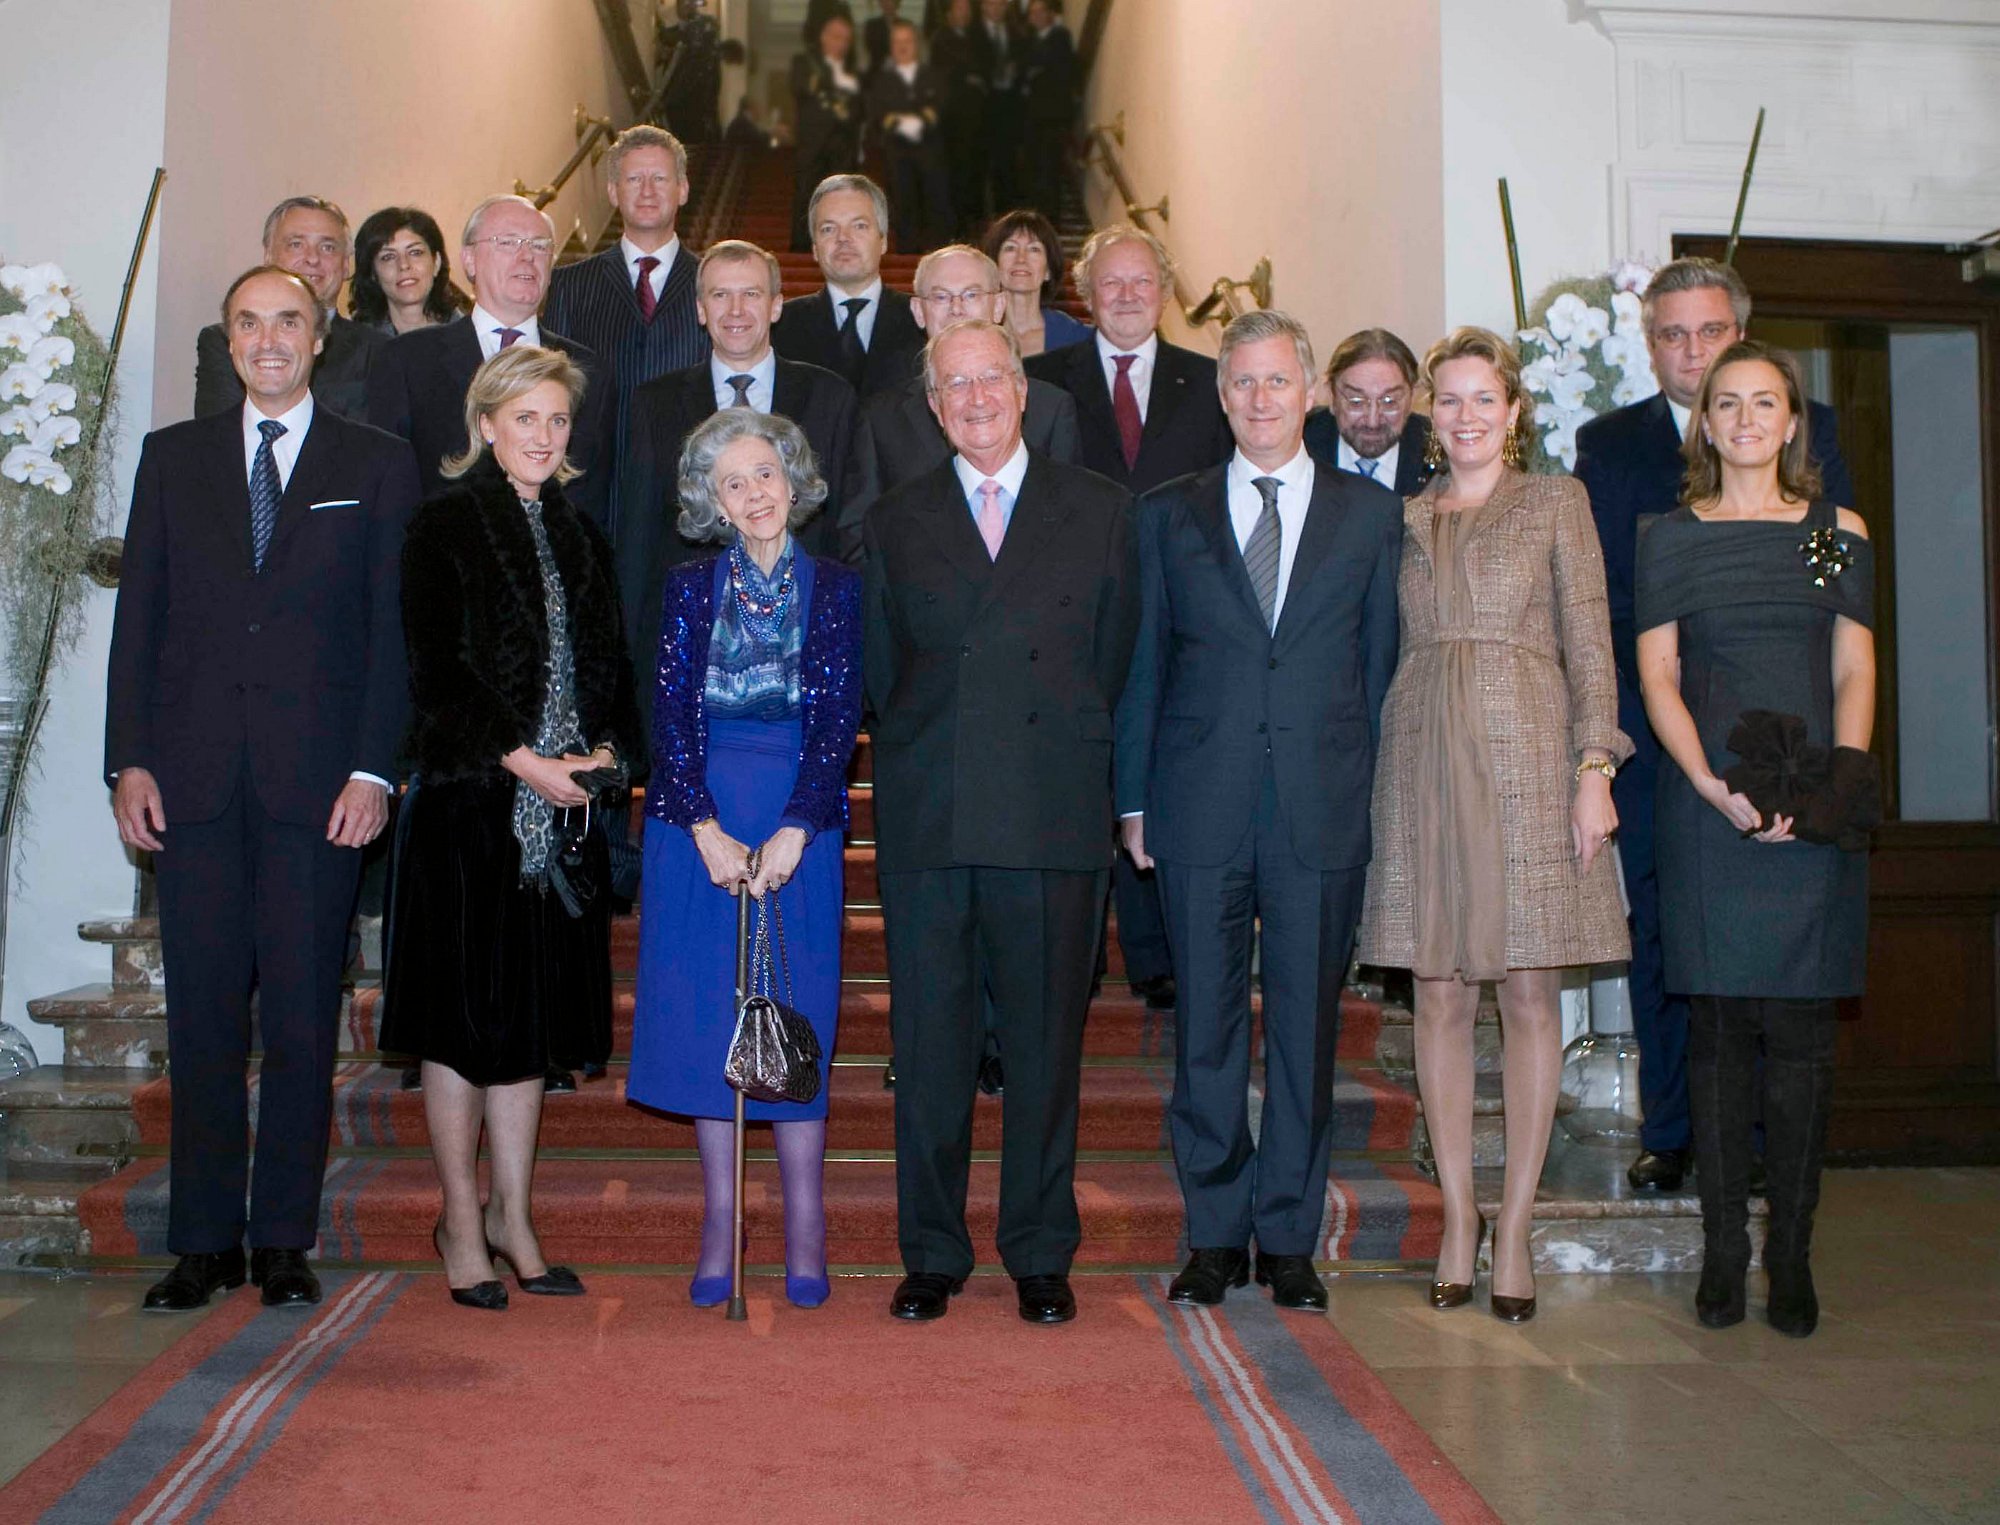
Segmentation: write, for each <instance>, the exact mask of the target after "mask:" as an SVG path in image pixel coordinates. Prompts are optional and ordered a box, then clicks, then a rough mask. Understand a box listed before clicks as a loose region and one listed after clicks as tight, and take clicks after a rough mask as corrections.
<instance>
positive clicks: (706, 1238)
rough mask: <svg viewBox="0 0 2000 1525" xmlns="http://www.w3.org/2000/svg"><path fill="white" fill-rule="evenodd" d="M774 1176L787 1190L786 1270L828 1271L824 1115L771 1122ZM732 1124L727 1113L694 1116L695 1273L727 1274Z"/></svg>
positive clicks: (731, 1213)
mask: <svg viewBox="0 0 2000 1525" xmlns="http://www.w3.org/2000/svg"><path fill="white" fill-rule="evenodd" d="M771 1134H772V1137H773V1138H774V1139H775V1140H776V1142H777V1148H778V1179H779V1181H780V1183H781V1184H782V1185H783V1187H784V1193H785V1271H786V1273H787V1274H788V1275H792V1276H824V1275H825V1274H826V1203H825V1199H824V1197H823V1196H822V1195H821V1178H822V1176H823V1175H824V1172H825V1166H826V1119H824V1118H814V1119H813V1120H811V1121H809V1122H806V1121H801V1122H793V1123H773V1124H771ZM734 1135H735V1125H734V1124H733V1123H731V1122H730V1121H729V1119H727V1118H721V1117H698V1118H696V1119H695V1123H694V1141H695V1147H696V1148H697V1149H699V1150H700V1151H701V1185H702V1219H701V1259H700V1261H699V1262H698V1263H697V1264H696V1266H695V1275H697V1276H727V1275H728V1274H729V1226H730V1223H731V1222H732V1221H733V1220H734V1218H735V1216H736V1204H735V1202H734V1201H733V1200H732V1196H731V1187H732V1185H733V1184H734V1179H735V1174H736V1159H735V1137H734Z"/></svg>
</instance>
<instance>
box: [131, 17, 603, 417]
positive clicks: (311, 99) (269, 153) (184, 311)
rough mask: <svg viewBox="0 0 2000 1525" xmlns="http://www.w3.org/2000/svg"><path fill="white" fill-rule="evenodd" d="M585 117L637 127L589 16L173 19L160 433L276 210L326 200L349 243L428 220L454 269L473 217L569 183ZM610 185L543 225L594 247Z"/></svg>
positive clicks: (585, 193) (158, 375)
mask: <svg viewBox="0 0 2000 1525" xmlns="http://www.w3.org/2000/svg"><path fill="white" fill-rule="evenodd" d="M280 38H291V39H295V40H296V46H294V47H280V46H277V45H275V44H276V42H277V39H280ZM246 39H249V41H248V43H247V45H246ZM578 103H582V104H584V105H585V106H587V107H588V108H589V109H590V111H591V112H593V113H594V114H599V115H607V114H608V115H611V116H613V118H614V120H616V121H618V122H620V123H623V122H625V121H626V120H628V119H629V112H627V111H626V110H625V109H624V105H623V96H622V92H621V90H620V88H619V84H618V77H617V72H616V69H615V67H614V65H613V63H612V59H611V53H610V50H609V48H607V47H606V46H605V43H604V39H603V35H602V33H601V31H600V30H599V27H598V23H597V19H596V12H595V10H594V8H593V7H592V6H590V5H589V4H587V3H585V0H426V3H424V4H420V5H416V4H410V3H409V0H343V3H341V4H338V5H332V6H329V5H325V4H304V3H301V0H177V3H175V4H174V6H173V17H172V24H171V28H170V36H169V39H168V54H167V118H166V122H167V125H166V165H167V173H168V180H167V192H166V201H165V206H164V211H163V214H162V223H161V229H160V232H161V242H160V319H159V338H158V349H157V355H158V359H157V363H156V364H155V367H154V405H155V406H154V418H155V421H156V422H161V423H164V422H169V421H171V420H173V419H176V418H182V417H185V416H186V415H187V412H188V409H189V407H190V405H191V404H192V402H193V398H194V339H195V334H196V332H197V331H198V330H199V329H200V328H201V326H202V325H203V324H205V323H208V322H212V321H213V320H214V316H215V304H216V300H217V298H218V297H219V296H220V295H221V293H222V291H223V289H224V287H226V286H227V285H228V283H229V281H230V279H231V277H233V276H234V275H235V274H236V273H237V272H238V271H240V270H241V269H243V268H244V267H245V266H246V265H248V264H251V263H252V262H254V261H255V259H256V258H257V255H258V233H259V229H260V228H261V226H262V224H263V220H264V214H265V213H266V212H267V211H268V210H269V209H270V208H271V206H272V205H273V204H274V203H275V202H277V201H279V200H281V199H283V198H284V197H286V196H289V195H296V194H299V193H302V192H310V193H312V194H316V195H323V196H330V197H332V198H333V199H334V200H335V201H337V202H339V203H340V204H341V205H342V206H343V207H345V208H346V209H347V212H348V215H349V216H350V217H352V218H353V219H354V220H355V221H356V222H357V223H358V222H359V221H360V219H361V218H363V217H365V216H367V215H368V213H369V212H371V211H373V210H374V209H375V208H377V207H380V206H385V205H391V204H404V205H416V206H420V207H422V208H424V209H425V210H426V211H428V212H430V213H431V214H432V215H433V216H434V217H436V218H437V219H438V221H439V223H440V224H441V225H442V226H443V227H444V230H445V233H446V235H447V237H448V238H450V239H451V241H452V255H453V263H454V265H455V264H456V263H457V232H458V228H459V227H460V225H461V224H462V223H463V221H464V218H465V214H466V213H467V212H468V211H469V210H470V209H471V208H472V206H473V205H474V204H475V203H476V202H478V201H479V200H480V199H481V198H482V197H484V196H487V195H490V194H492V193H493V192H496V191H507V190H511V189H513V185H514V179H515V177H516V176H517V175H518V176H521V177H523V178H525V179H526V180H527V181H528V182H529V183H530V184H531V185H539V184H544V183H546V182H547V181H548V180H549V179H550V178H551V177H552V176H553V175H554V174H555V172H556V170H557V169H558V168H560V167H561V165H562V163H563V161H564V160H565V159H566V158H567V157H568V156H569V153H570V151H571V150H572V149H573V148H574V147H575V138H574V137H573V135H572V132H571V112H572V111H573V109H574V108H575V107H576V106H577V104H578ZM614 103H615V104H614ZM601 178H602V177H601V175H600V174H599V173H598V172H597V171H595V170H590V169H585V170H583V171H581V172H579V174H578V177H577V179H576V180H575V181H573V182H572V183H571V185H570V187H569V188H568V189H567V190H566V191H565V192H564V194H563V195H562V197H561V198H560V199H559V200H558V201H557V202H556V203H555V204H554V205H552V206H551V207H550V208H549V211H550V214H551V215H552V216H553V217H554V218H555V219H556V225H557V231H558V233H559V234H567V233H568V231H569V228H570V225H571V222H572V221H573V219H575V218H576V217H577V216H579V215H582V216H583V218H584V223H585V227H586V230H587V231H588V232H589V233H593V234H594V233H595V231H596V229H597V227H598V226H599V225H600V224H601V222H602V221H603V216H604V213H603V191H602V186H601Z"/></svg>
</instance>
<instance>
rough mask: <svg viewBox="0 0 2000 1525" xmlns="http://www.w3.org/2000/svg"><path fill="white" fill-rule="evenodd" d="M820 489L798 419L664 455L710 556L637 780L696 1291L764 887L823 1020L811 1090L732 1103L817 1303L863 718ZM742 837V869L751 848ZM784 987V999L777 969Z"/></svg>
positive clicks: (728, 1133)
mask: <svg viewBox="0 0 2000 1525" xmlns="http://www.w3.org/2000/svg"><path fill="white" fill-rule="evenodd" d="M825 499H826V483H825V482H824V481H822V480H821V478H820V475H819V470H818V467H817V465H816V463H815V462H814V460H813V453H812V447H811V446H810V445H808V444H807V443H806V438H805V435H804V434H803V433H802V432H801V431H800V430H799V427H798V426H797V425H796V424H794V423H793V422H792V421H791V420H789V419H787V418H782V417H780V416H778V415H776V414H763V413H757V412H755V411H753V410H752V409H750V408H747V407H739V408H725V409H723V410H722V411H721V412H719V413H717V414H715V415H714V416H712V417H711V418H710V419H709V420H708V421H707V422H706V423H704V424H702V425H701V426H700V427H699V428H697V429H696V430H695V431H694V432H693V433H692V434H690V435H689V436H688V439H687V444H686V446H685V448H684V449H683V451H682V453H681V469H680V501H681V516H680V530H681V533H682V534H683V535H686V536H687V537H688V538H689V539H692V540H718V541H722V542H724V543H725V545H726V549H725V550H724V551H723V553H722V554H721V555H720V556H717V557H715V558H713V559H710V560H703V561H696V562H689V563H686V564H683V565H681V566H678V567H675V568H674V569H673V570H672V571H671V572H670V573H669V574H668V577H667V585H666V592H665V596H664V602H663V609H662V614H661V620H660V649H659V654H658V664H657V665H658V672H657V685H656V688H655V691H654V700H653V735H652V746H653V778H652V785H651V787H650V789H649V790H648V791H647V795H646V869H645V884H644V888H643V889H642V891H641V905H642V914H641V917H640V942H639V984H638V1009H637V1016H636V1020H635V1024H634V1031H633V1035H632V1074H631V1079H630V1081H629V1082H628V1083H627V1087H626V1094H627V1095H628V1096H629V1097H630V1098H631V1099H632V1100H633V1101H636V1102H640V1103H643V1104H644V1105H646V1106H649V1107H657V1108H659V1109H660V1110H662V1111H666V1112H678V1113H683V1114H685V1115H688V1116H691V1117H693V1118H694V1119H695V1142H696V1144H697V1146H698V1147H699V1149H700V1151H701V1164H702V1180H703V1220H702V1236H701V1258H700V1261H699V1263H698V1264H697V1265H696V1267H695V1278H694V1284H693V1286H692V1287H691V1288H690V1289H689V1295H690V1296H691V1297H692V1298H693V1300H694V1302H695V1304H696V1306H697V1307H709V1306H711V1305H713V1304H716V1303H719V1302H722V1301H723V1300H724V1299H725V1298H727V1297H728V1295H729V1268H730V1260H731V1253H730V1252H731V1246H730V1242H729V1238H730V1226H731V1223H732V1221H733V1217H734V1207H735V1204H734V1201H733V1200H732V1191H733V1187H734V1167H735V1151H734V1140H733V1130H732V1123H731V1119H732V1117H733V1114H734V1109H735V1096H734V1093H733V1092H732V1091H731V1090H730V1087H729V1085H728V1083H727V1082H726V1081H724V1079H723V1078H722V1065H723V1059H724V1057H725V1054H726V1052H727V1049H728V1046H729V1038H730V1035H731V1033H732V1032H733V1031H734V1029H735V1011H734V990H735V984H736V901H735V899H734V897H733V896H732V895H731V894H730V893H729V892H730V891H731V890H732V889H734V888H736V887H737V886H739V885H747V886H748V887H749V891H750V893H751V894H752V895H754V896H757V897H758V898H760V899H761V898H762V897H763V896H765V895H767V894H769V895H775V896H776V897H777V903H778V906H779V908H780V910H781V911H782V913H783V923H784V934H785V951H786V957H787V960H788V962H789V965H790V974H791V990H792V993H791V999H790V1004H791V1005H793V1006H794V1007H796V1008H797V1010H798V1011H800V1012H801V1013H802V1014H803V1015H804V1016H806V1017H807V1018H808V1019H809V1020H810V1021H811V1022H812V1024H813V1027H814V1029H815V1031H816V1032H817V1033H818V1035H819V1043H820V1053H821V1055H822V1058H821V1075H820V1082H821V1083H820V1092H819V1096H818V1097H817V1099H815V1100H814V1101H812V1102H810V1103H808V1104H806V1105H803V1106H802V1105H799V1104H797V1103H793V1102H779V1103H763V1102H755V1101H753V1102H750V1103H748V1105H747V1107H746V1109H745V1110H746V1115H747V1116H749V1117H750V1118H752V1119H761V1120H765V1121H768V1122H770V1123H772V1124H773V1128H772V1132H773V1134H774V1136H775V1139H776V1142H777V1150H778V1170H779V1175H780V1178H781V1180H782V1182H783V1184H784V1194H785V1295H786V1296H787V1297H788V1298H790V1299H791V1300H792V1302H794V1303H796V1304H798V1305H799V1306H800V1307H806V1308H814V1307H818V1306H819V1305H820V1304H821V1303H823V1302H825V1301H826V1296H827V1279H826V1213H825V1209H824V1206H823V1205H822V1200H821V1192H820V1184H821V1172H822V1167H823V1163H824V1160H825V1155H826V1104H827V1092H826V1066H827V1064H828V1062H829V1060H830V1058H831V1055H832V1053H833V1037H834V1021H835V1018H836V1016H837V1015H838V1012H839V1009H840V921H841V909H842V904H841V902H842V864H843V858H842V851H841V834H842V830H843V828H844V827H845V826H846V824H847V784H846V778H847V761H848V758H849V756H850V755H851V754H852V753H853V751H854V733H855V730H856V728H857V726H858V725H859V724H860V720H861V621H860V611H861V579H860V577H859V576H858V575H857V574H856V573H854V572H853V571H851V570H850V569H849V568H847V567H845V566H843V565H842V564H841V563H839V562H837V561H830V560H825V559H822V558H820V557H816V556H812V555H809V554H806V553H803V552H801V551H799V550H798V548H797V544H796V542H795V541H794V540H793V539H792V531H793V530H795V529H796V528H797V527H798V526H799V525H800V524H801V523H802V522H804V521H805V520H806V519H807V518H808V517H810V516H811V515H812V513H813V512H814V510H816V509H817V508H818V507H819V506H820V504H821V503H823V502H824V501H825ZM753 848H754V849H760V850H761V851H760V852H759V854H758V857H757V867H756V871H755V872H754V873H753V872H752V871H751V857H752V850H753ZM780 997H781V998H783V991H782V985H781V987H780Z"/></svg>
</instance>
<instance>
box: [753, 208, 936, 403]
mask: <svg viewBox="0 0 2000 1525" xmlns="http://www.w3.org/2000/svg"><path fill="white" fill-rule="evenodd" d="M806 222H807V225H808V226H809V228H810V229H811V232H812V252H813V258H814V259H815V260H816V261H818V263H819V268H820V273H821V274H822V275H824V276H825V277H826V285H825V286H824V287H823V288H822V289H821V290H819V291H815V292H814V293H813V294H812V295H811V296H804V297H797V298H794V299H793V300H792V301H790V302H787V303H786V304H785V310H784V312H783V313H782V314H780V315H779V318H778V321H777V323H776V325H775V326H774V327H773V328H772V329H771V343H772V344H773V345H775V346H776V347H777V351H778V353H779V354H781V355H783V356H784V357H785V358H786V359H787V360H802V361H804V362H805V363H806V364H807V365H816V366H819V367H820V368H821V369H823V370H829V371H832V372H833V373H834V374H835V375H837V376H843V377H845V378H846V380H847V384H848V385H849V386H851V387H853V388H854V390H855V391H856V392H857V393H858V394H860V395H861V396H862V397H872V396H873V395H874V394H875V393H877V392H881V391H886V390H887V389H888V388H890V387H894V386H901V385H902V384H903V383H904V382H906V381H908V380H909V379H910V378H911V377H912V376H914V375H916V374H917V372H918V370H919V369H920V368H921V359H920V352H921V351H922V349H923V347H924V335H923V330H922V329H920V328H918V327H917V320H916V319H915V318H913V317H911V316H910V299H909V298H908V297H906V296H904V295H903V294H902V293H901V292H900V291H891V290H889V288H888V287H887V286H885V285H884V284H883V282H882V256H883V255H884V254H885V253H887V252H888V248H889V198H888V197H887V196H885V195H883V194H882V187H881V186H879V185H877V184H876V183H875V182H874V181H873V180H870V179H869V178H868V177H867V176H866V175H829V176H827V177H826V179H824V180H822V181H820V183H819V185H818V186H817V187H815V188H814V190H813V193H812V199H811V200H810V201H809V202H808V203H807V206H806Z"/></svg>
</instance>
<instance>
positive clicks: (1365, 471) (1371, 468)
mask: <svg viewBox="0 0 2000 1525" xmlns="http://www.w3.org/2000/svg"><path fill="white" fill-rule="evenodd" d="M1354 464H1355V465H1357V466H1359V467H1360V468H1361V474H1362V475H1363V476H1364V477H1366V478H1368V480H1369V481H1371V482H1373V481H1376V480H1378V478H1377V477H1376V475H1375V473H1376V472H1378V471H1380V470H1381V469H1382V461H1381V458H1380V457H1379V456H1378V457H1374V458H1372V459H1371V458H1370V457H1368V456H1365V455H1357V456H1356V457H1355V458H1354Z"/></svg>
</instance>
